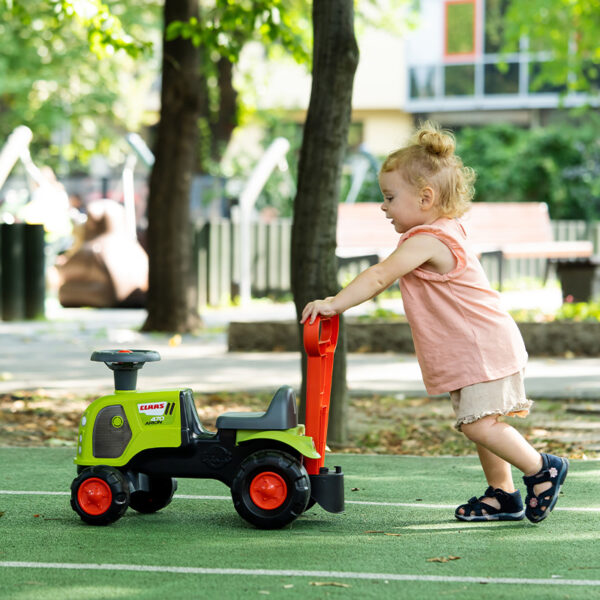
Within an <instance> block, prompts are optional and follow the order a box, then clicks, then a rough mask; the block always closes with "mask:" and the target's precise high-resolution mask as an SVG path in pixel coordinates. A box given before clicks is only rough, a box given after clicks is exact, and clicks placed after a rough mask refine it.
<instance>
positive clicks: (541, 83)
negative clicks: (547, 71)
mask: <svg viewBox="0 0 600 600" xmlns="http://www.w3.org/2000/svg"><path fill="white" fill-rule="evenodd" d="M543 64H544V63H539V62H531V63H529V65H528V66H529V93H530V94H548V93H555V94H561V93H563V92H566V91H567V85H566V83H563V84H553V83H551V82H549V81H548V80H547V79H540V78H539V77H540V71H541V70H542V67H543ZM555 64H556V63H555ZM565 74H566V65H565ZM565 81H566V77H565Z"/></svg>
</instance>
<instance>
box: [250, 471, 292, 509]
mask: <svg viewBox="0 0 600 600" xmlns="http://www.w3.org/2000/svg"><path fill="white" fill-rule="evenodd" d="M286 497H287V485H286V483H285V480H284V479H283V477H281V475H278V474H277V473H273V472H272V471H264V472H263V473H260V474H258V475H257V476H256V477H255V478H254V479H253V480H252V482H251V483H250V498H252V502H254V504H256V506H258V508H262V509H263V510H273V509H275V508H279V507H280V506H281V505H282V504H283V503H284V502H285V499H286Z"/></svg>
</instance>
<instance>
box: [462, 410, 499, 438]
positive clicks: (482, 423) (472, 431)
mask: <svg viewBox="0 0 600 600" xmlns="http://www.w3.org/2000/svg"><path fill="white" fill-rule="evenodd" d="M497 419H498V417H497V416H496V415H489V416H487V417H482V418H481V419H478V420H477V421H474V422H473V423H463V424H462V426H461V428H460V430H461V431H462V432H463V433H464V434H465V435H466V436H467V437H468V438H469V439H470V440H471V441H472V442H475V443H476V444H478V443H481V442H484V441H485V440H486V438H487V436H488V433H489V430H490V427H493V426H494V425H495V424H496V422H497Z"/></svg>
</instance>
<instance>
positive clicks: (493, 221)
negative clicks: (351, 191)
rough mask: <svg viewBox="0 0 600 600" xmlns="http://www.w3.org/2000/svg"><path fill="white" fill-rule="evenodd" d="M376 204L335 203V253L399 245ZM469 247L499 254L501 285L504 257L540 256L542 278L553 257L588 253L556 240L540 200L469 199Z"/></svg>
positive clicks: (376, 251)
mask: <svg viewBox="0 0 600 600" xmlns="http://www.w3.org/2000/svg"><path fill="white" fill-rule="evenodd" d="M380 206H381V205H380V204H378V203H375V202H365V203H358V204H340V205H339V210H338V225H337V246H338V247H337V255H338V257H339V258H340V260H341V261H348V260H351V259H352V258H353V257H354V258H356V257H362V258H367V259H369V261H370V262H371V263H374V262H377V260H381V259H382V258H385V257H386V256H388V255H389V254H390V253H391V252H392V251H393V250H394V249H395V248H396V246H397V245H398V239H399V238H400V236H399V234H398V233H396V232H395V231H394V228H393V227H392V225H391V224H390V222H389V221H387V220H386V219H385V216H384V214H383V213H382V212H381V210H380ZM461 222H462V224H463V226H464V228H465V230H466V231H467V236H468V239H469V242H470V244H471V246H472V248H473V249H474V250H475V252H476V253H477V254H478V255H479V256H480V257H481V256H493V257H497V259H498V283H499V287H500V289H502V265H503V263H504V259H509V258H544V259H546V260H547V263H546V273H545V278H546V277H547V276H548V269H549V267H550V265H551V264H552V263H553V262H556V261H558V260H567V259H578V258H589V257H590V256H592V253H593V244H592V242H590V241H572V242H571V241H568V242H567V241H555V240H554V235H553V232H552V225H551V223H550V215H549V213H548V206H547V205H546V204H545V203H543V202H474V203H473V205H472V207H471V210H469V212H468V213H467V214H465V215H464V216H463V217H462V218H461Z"/></svg>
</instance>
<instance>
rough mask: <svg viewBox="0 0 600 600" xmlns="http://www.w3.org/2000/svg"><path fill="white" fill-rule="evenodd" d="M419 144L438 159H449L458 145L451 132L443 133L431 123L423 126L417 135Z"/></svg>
mask: <svg viewBox="0 0 600 600" xmlns="http://www.w3.org/2000/svg"><path fill="white" fill-rule="evenodd" d="M416 138H417V144H419V146H422V147H423V148H424V149H425V150H426V151H427V152H429V153H430V154H434V155H435V156H437V157H438V158H448V157H450V156H452V155H453V154H454V148H455V147H456V143H455V141H454V136H453V135H452V134H451V133H450V132H446V131H441V130H440V129H438V128H437V127H435V126H434V125H431V123H426V124H425V125H423V126H422V127H421V128H420V129H419V130H418V131H417V134H416Z"/></svg>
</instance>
